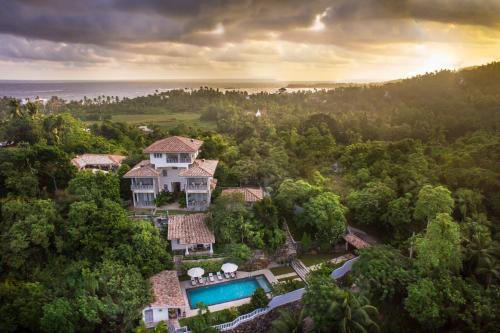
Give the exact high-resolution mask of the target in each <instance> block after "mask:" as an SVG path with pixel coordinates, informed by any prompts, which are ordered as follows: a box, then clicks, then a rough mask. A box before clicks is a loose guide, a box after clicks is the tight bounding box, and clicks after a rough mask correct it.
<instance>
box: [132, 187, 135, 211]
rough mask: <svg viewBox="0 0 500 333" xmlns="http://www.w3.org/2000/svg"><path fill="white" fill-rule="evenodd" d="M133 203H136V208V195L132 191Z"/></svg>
mask: <svg viewBox="0 0 500 333" xmlns="http://www.w3.org/2000/svg"><path fill="white" fill-rule="evenodd" d="M132 201H133V202H134V207H135V193H134V191H132Z"/></svg>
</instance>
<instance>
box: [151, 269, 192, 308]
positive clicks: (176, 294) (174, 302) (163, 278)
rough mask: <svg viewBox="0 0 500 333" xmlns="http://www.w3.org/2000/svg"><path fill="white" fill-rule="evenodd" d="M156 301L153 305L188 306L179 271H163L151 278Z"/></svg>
mask: <svg viewBox="0 0 500 333" xmlns="http://www.w3.org/2000/svg"><path fill="white" fill-rule="evenodd" d="M150 282H151V286H152V288H153V294H154V302H153V303H151V306H158V307H171V308H182V307H185V306H186V302H185V301H184V297H183V295H182V290H181V285H180V283H179V278H178V277H177V271H163V272H160V273H158V274H156V275H154V276H153V277H151V279H150Z"/></svg>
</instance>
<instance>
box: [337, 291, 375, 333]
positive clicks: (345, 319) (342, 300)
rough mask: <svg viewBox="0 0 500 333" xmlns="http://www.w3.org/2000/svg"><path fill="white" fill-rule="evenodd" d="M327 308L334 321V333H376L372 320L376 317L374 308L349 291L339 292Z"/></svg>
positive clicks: (364, 299)
mask: <svg viewBox="0 0 500 333" xmlns="http://www.w3.org/2000/svg"><path fill="white" fill-rule="evenodd" d="M339 296H340V297H336V298H335V300H334V301H333V302H332V304H331V305H330V308H329V311H328V312H329V315H330V316H331V317H332V318H333V319H334V322H333V324H334V326H335V329H334V330H333V331H334V332H340V333H354V332H361V333H365V332H369V331H370V332H378V331H379V327H378V325H377V324H376V323H375V321H374V319H375V318H376V317H377V316H378V310H377V308H376V307H374V306H372V305H370V304H369V303H368V299H367V298H366V297H363V296H359V295H355V294H353V293H351V292H349V291H345V290H339Z"/></svg>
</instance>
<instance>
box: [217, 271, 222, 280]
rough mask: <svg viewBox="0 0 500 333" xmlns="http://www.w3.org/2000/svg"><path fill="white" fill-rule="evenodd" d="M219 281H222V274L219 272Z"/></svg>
mask: <svg viewBox="0 0 500 333" xmlns="http://www.w3.org/2000/svg"><path fill="white" fill-rule="evenodd" d="M217 280H219V281H220V280H222V274H221V273H220V272H217Z"/></svg>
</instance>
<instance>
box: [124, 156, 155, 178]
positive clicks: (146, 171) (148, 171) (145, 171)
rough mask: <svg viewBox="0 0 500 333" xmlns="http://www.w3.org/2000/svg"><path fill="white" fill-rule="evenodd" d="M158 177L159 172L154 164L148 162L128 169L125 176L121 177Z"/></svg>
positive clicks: (145, 161)
mask: <svg viewBox="0 0 500 333" xmlns="http://www.w3.org/2000/svg"><path fill="white" fill-rule="evenodd" d="M159 175H160V172H159V171H158V170H156V169H155V166H154V164H151V162H150V161H149V160H144V161H142V162H140V163H138V164H137V165H136V166H134V167H133V168H132V169H130V170H129V171H128V172H127V173H126V174H124V175H123V177H125V178H135V177H158V176H159Z"/></svg>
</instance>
